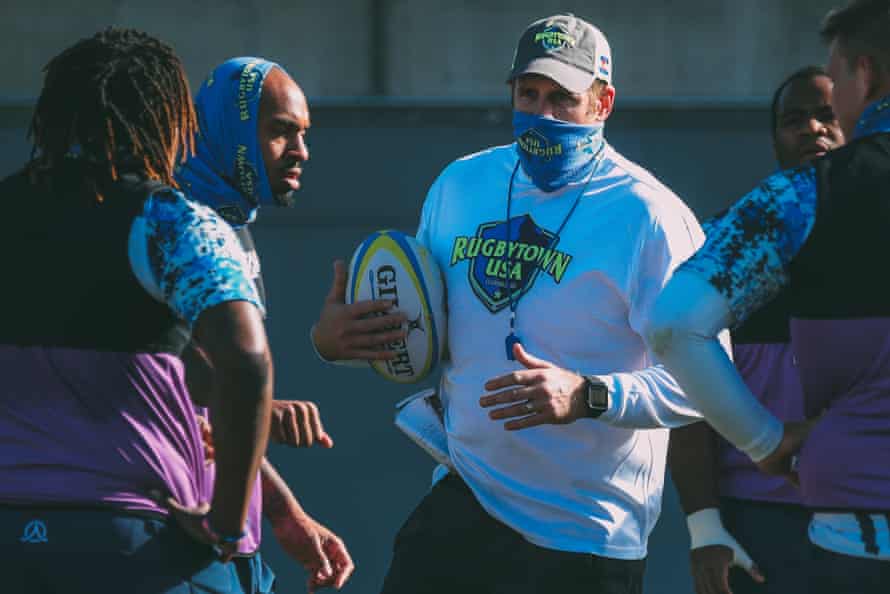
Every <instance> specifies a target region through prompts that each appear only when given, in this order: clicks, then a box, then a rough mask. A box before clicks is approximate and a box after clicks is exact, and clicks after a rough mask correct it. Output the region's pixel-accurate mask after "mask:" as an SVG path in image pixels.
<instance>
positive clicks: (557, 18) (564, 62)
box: [507, 14, 612, 93]
mask: <svg viewBox="0 0 890 594" xmlns="http://www.w3.org/2000/svg"><path fill="white" fill-rule="evenodd" d="M523 74H540V75H542V76H546V77H548V78H551V79H553V80H554V81H556V82H557V83H558V84H559V85H561V86H563V87H565V88H566V89H568V90H569V91H571V92H572V93H583V92H584V91H586V90H587V89H589V88H590V86H591V85H592V84H593V81H594V80H597V79H599V80H602V81H605V82H607V83H610V84H611V82H612V51H611V49H610V48H609V42H608V41H606V37H605V36H604V35H603V34H602V32H601V31H600V30H599V29H597V28H596V27H594V26H593V25H591V24H590V23H588V22H587V21H585V20H583V19H579V18H578V17H576V16H575V15H573V14H557V15H554V16H551V17H547V18H546V19H541V20H539V21H535V22H534V23H532V24H531V25H529V26H528V28H527V29H526V30H525V32H524V33H523V34H522V37H520V38H519V43H518V44H517V46H516V54H515V55H514V56H513V66H512V67H511V68H510V76H509V78H508V79H507V80H508V81H512V80H513V79H515V78H517V77H519V76H522V75H523Z"/></svg>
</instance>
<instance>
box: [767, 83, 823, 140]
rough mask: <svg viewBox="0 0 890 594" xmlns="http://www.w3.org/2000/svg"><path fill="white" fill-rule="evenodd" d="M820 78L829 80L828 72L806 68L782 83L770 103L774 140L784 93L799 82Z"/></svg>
mask: <svg viewBox="0 0 890 594" xmlns="http://www.w3.org/2000/svg"><path fill="white" fill-rule="evenodd" d="M819 76H824V77H826V78H828V72H826V70H825V68H823V67H822V66H804V67H803V68H801V69H800V70H795V71H794V72H792V73H791V74H790V75H789V76H788V78H786V79H785V80H783V81H782V84H780V85H779V86H778V87H777V88H776V91H775V92H774V93H773V99H772V102H771V103H770V111H769V115H770V123H771V124H772V127H771V130H772V133H773V140H775V138H776V131H777V130H778V128H779V101H780V100H781V99H782V93H784V92H785V89H787V88H788V87H790V86H791V85H792V84H794V83H796V82H797V81H799V80H809V79H811V78H816V77H819Z"/></svg>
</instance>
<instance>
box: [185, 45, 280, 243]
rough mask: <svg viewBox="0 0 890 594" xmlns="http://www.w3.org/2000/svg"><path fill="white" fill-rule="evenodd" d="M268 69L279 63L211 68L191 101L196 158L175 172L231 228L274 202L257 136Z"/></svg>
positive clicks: (254, 61) (236, 61) (245, 61)
mask: <svg viewBox="0 0 890 594" xmlns="http://www.w3.org/2000/svg"><path fill="white" fill-rule="evenodd" d="M272 68H281V66H279V65H278V64H276V63H274V62H269V61H268V60H264V59H262V58H251V57H241V58H232V59H231V60H227V61H225V62H223V63H222V64H220V65H219V66H217V67H216V69H215V70H214V71H213V72H212V73H211V74H210V76H209V77H208V78H207V80H206V81H204V84H202V85H201V89H200V90H199V91H198V96H197V98H196V99H195V111H196V112H197V114H198V127H199V134H198V138H197V142H196V148H195V156H194V157H192V158H191V159H189V160H188V162H187V163H185V164H184V165H183V166H182V167H180V169H179V171H178V172H177V180H178V181H179V183H180V184H181V185H182V187H183V189H184V190H185V191H186V193H187V194H188V195H189V196H190V197H191V198H192V199H193V200H196V201H198V202H202V203H204V204H207V205H208V206H210V207H212V208H213V209H214V210H216V211H217V212H218V213H219V214H220V216H222V217H223V218H224V219H226V220H227V221H228V222H229V223H230V224H232V225H233V226H235V227H240V226H243V225H246V224H247V223H250V222H252V221H253V220H254V219H255V218H256V211H257V208H259V206H260V205H262V204H277V201H276V199H275V196H274V195H273V194H272V189H271V187H270V186H269V178H268V176H267V175H266V167H265V165H264V163H263V154H262V151H261V150H260V143H259V140H258V139H257V119H258V117H259V109H260V95H261V93H262V89H263V82H264V81H265V80H266V75H267V74H268V73H269V71H270V70H272ZM282 70H284V69H283V68H282Z"/></svg>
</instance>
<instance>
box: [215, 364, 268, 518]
mask: <svg viewBox="0 0 890 594" xmlns="http://www.w3.org/2000/svg"><path fill="white" fill-rule="evenodd" d="M266 356H268V355H266ZM264 367H265V368H267V369H268V372H267V373H262V372H260V371H259V369H262V368H264ZM218 380H219V383H218V386H219V389H218V390H217V391H216V392H215V393H214V397H213V398H211V400H210V415H211V418H212V419H213V441H214V448H215V461H216V480H215V482H214V491H213V503H212V512H211V513H212V514H213V520H214V528H215V529H216V530H217V531H219V532H224V533H227V534H233V533H238V532H240V531H241V529H242V527H243V526H244V521H245V518H246V515H247V503H248V500H249V497H250V487H251V485H252V484H253V480H254V477H256V474H257V471H258V470H259V467H260V462H261V460H262V457H263V455H264V453H265V451H266V444H267V441H268V436H269V416H270V415H269V413H270V407H271V403H272V371H271V362H269V361H266V362H265V365H263V364H262V363H261V362H257V365H256V366H253V365H250V364H247V365H245V366H243V367H242V368H241V369H238V368H235V369H233V368H231V367H230V368H228V369H227V370H226V371H225V372H220V373H219V377H218Z"/></svg>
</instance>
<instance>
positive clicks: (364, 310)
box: [346, 299, 405, 323]
mask: <svg viewBox="0 0 890 594" xmlns="http://www.w3.org/2000/svg"><path fill="white" fill-rule="evenodd" d="M394 305H395V303H393V302H392V300H390V299H373V300H368V301H358V302H356V303H351V304H349V305H347V306H346V311H347V312H348V313H349V317H351V318H360V317H362V316H367V315H371V314H385V313H387V312H389V310H391V309H392V308H393V306H394ZM398 315H400V316H401V317H402V320H401V321H402V322H404V321H405V314H398ZM399 323H401V322H399Z"/></svg>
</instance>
